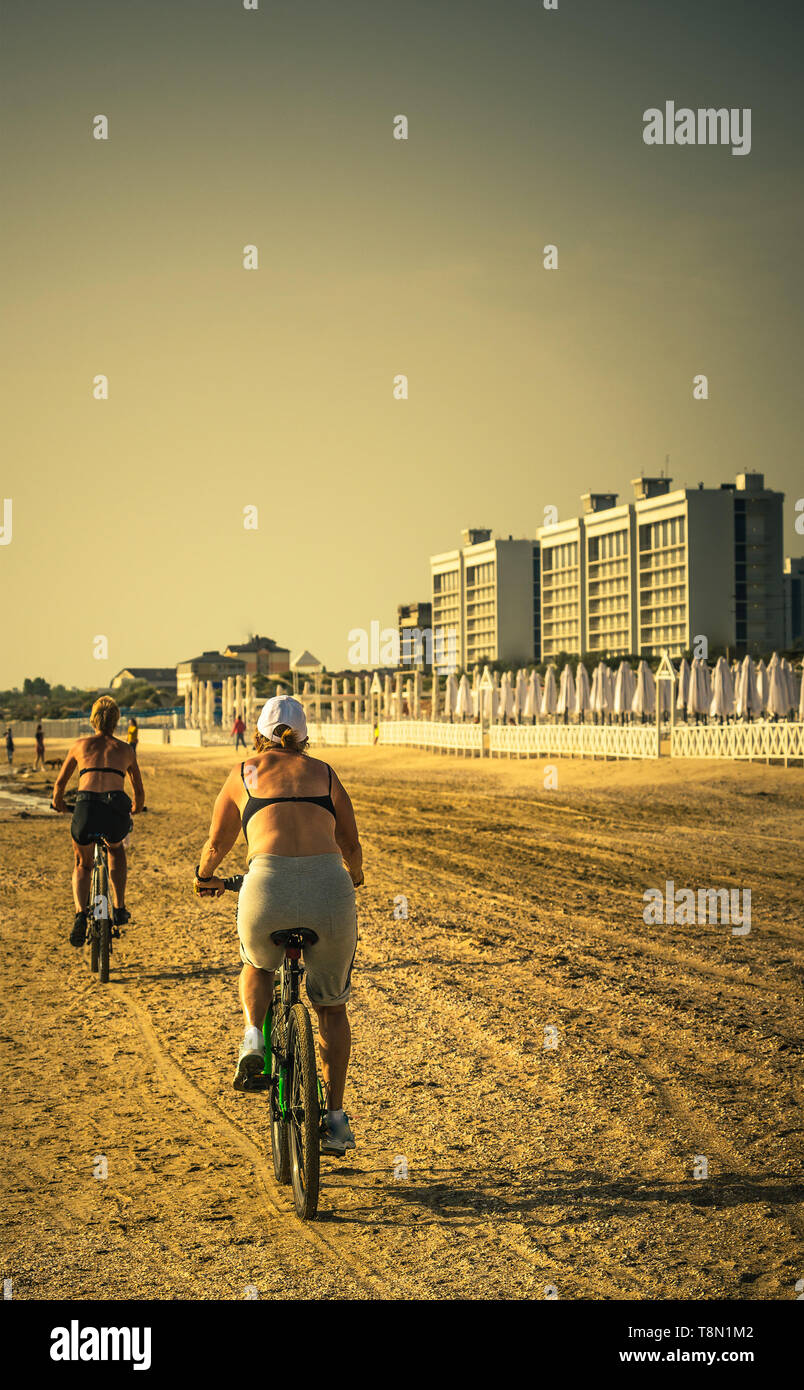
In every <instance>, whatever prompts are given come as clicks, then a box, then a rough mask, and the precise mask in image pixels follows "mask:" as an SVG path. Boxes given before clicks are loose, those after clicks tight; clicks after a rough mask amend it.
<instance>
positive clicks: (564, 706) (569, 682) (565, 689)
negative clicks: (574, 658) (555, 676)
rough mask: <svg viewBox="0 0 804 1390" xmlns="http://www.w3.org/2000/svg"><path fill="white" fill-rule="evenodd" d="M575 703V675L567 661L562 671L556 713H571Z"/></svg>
mask: <svg viewBox="0 0 804 1390" xmlns="http://www.w3.org/2000/svg"><path fill="white" fill-rule="evenodd" d="M574 704H575V677H574V676H573V674H572V667H571V666H570V664H569V662H567V664H566V666H565V667H564V669H563V671H562V672H561V681H560V684H559V687H558V702H557V704H556V714H563V715H564V716H565V717H566V716H567V715H568V714H569V712H570V710H571V709H572V707H573V705H574Z"/></svg>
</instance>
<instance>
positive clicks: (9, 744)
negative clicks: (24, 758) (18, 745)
mask: <svg viewBox="0 0 804 1390" xmlns="http://www.w3.org/2000/svg"><path fill="white" fill-rule="evenodd" d="M6 757H7V758H8V765H9V767H11V765H12V763H13V762H14V739H13V738H12V736H11V728H10V727H9V728H8V729H6Z"/></svg>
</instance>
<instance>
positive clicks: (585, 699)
mask: <svg viewBox="0 0 804 1390" xmlns="http://www.w3.org/2000/svg"><path fill="white" fill-rule="evenodd" d="M591 708H592V692H591V690H590V688H589V673H588V671H587V669H586V667H585V666H584V664H583V662H581V661H579V662H578V668H577V670H576V672H575V713H576V714H577V716H578V718H579V719H581V720H583V719H585V718H586V712H587V710H590V709H591Z"/></svg>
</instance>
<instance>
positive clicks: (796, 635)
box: [783, 555, 804, 651]
mask: <svg viewBox="0 0 804 1390" xmlns="http://www.w3.org/2000/svg"><path fill="white" fill-rule="evenodd" d="M783 583H784V645H785V648H786V649H787V650H788V651H791V650H792V649H793V648H796V647H798V648H801V647H804V556H801V555H799V556H793V557H791V556H789V555H788V556H787V557H786V558H785V562H784V573H783Z"/></svg>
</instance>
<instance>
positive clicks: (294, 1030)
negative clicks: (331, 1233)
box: [223, 874, 326, 1221]
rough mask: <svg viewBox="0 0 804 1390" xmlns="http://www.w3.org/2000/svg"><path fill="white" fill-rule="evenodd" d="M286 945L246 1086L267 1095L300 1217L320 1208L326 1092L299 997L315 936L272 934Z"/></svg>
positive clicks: (277, 1167)
mask: <svg viewBox="0 0 804 1390" xmlns="http://www.w3.org/2000/svg"><path fill="white" fill-rule="evenodd" d="M242 884H243V874H235V875H234V876H233V877H232V878H225V879H223V886H224V888H226V889H228V890H229V892H232V893H239V891H240V889H241V887H242ZM271 940H272V941H273V942H274V943H275V944H276V945H277V946H279V945H284V947H285V959H284V960H283V962H282V964H281V965H280V967H279V970H278V971H277V972H276V975H275V977H274V992H273V998H272V1000H271V1004H270V1007H269V1009H268V1012H267V1014H266V1016H265V1023H264V1024H263V1037H264V1039H265V1064H264V1067H263V1072H262V1076H258V1077H255V1078H253V1079H252V1081H251V1083H250V1085H249V1086H248V1089H254V1090H265V1091H267V1093H268V1104H269V1110H270V1128H271V1155H272V1158H273V1163H274V1174H275V1176H276V1180H277V1182H279V1183H282V1184H283V1185H287V1184H288V1183H289V1184H290V1185H291V1186H292V1188H293V1204H294V1206H295V1208H296V1214H297V1216H299V1217H300V1218H301V1220H302V1221H310V1220H312V1218H313V1217H314V1216H315V1214H316V1212H317V1210H318V1193H319V1185H320V1175H321V1137H322V1129H321V1122H322V1115H323V1112H324V1111H325V1109H326V1104H325V1100H324V1090H323V1087H322V1085H321V1081H320V1079H319V1076H318V1072H317V1070H316V1057H315V1041H314V1039H313V1029H312V1024H311V1023H310V1015H309V1013H308V1012H307V1008H306V1005H305V1004H304V1003H303V1002H302V1000H301V998H300V986H301V981H302V977H303V975H304V966H303V965H302V964H301V963H300V957H301V953H302V951H303V949H304V947H305V945H307V944H308V943H311V942H313V941H317V940H318V934H317V932H314V931H312V929H310V928H308V927H301V928H299V929H297V930H287V931H275V932H271Z"/></svg>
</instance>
